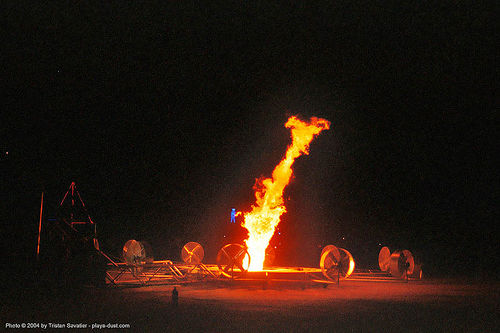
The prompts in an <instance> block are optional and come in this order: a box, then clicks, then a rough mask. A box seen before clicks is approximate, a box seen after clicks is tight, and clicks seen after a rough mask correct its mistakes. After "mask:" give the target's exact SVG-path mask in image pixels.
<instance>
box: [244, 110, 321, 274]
mask: <svg viewBox="0 0 500 333" xmlns="http://www.w3.org/2000/svg"><path fill="white" fill-rule="evenodd" d="M285 127H286V128H289V129H290V130H291V136H292V143H291V144H290V145H289V146H288V149H287V151H286V155H285V157H284V158H283V159H282V160H281V161H280V163H279V164H278V165H277V166H276V167H275V168H274V171H273V174H272V178H261V179H258V180H257V182H256V184H255V186H254V190H255V199H256V201H255V204H254V205H252V211H250V212H248V213H244V219H245V220H244V222H243V224H242V227H244V228H246V229H247V230H248V239H247V240H245V243H246V245H247V247H248V253H249V254H250V259H251V260H250V267H249V270H250V271H258V270H262V269H263V266H264V259H265V254H266V248H267V246H268V245H269V241H270V240H271V238H272V237H273V234H274V230H275V229H276V227H277V226H278V223H279V222H280V217H281V215H282V214H283V213H285V212H286V208H285V205H284V201H283V191H284V189H285V187H286V186H287V185H288V183H289V182H290V178H291V177H292V174H293V171H292V165H293V162H294V161H295V159H296V158H297V157H299V156H301V155H303V154H305V155H308V154H309V144H310V143H311V141H312V139H314V137H315V136H316V135H318V134H319V133H320V132H321V131H323V130H327V129H329V128H330V122H329V121H328V120H325V119H320V118H316V117H312V118H311V119H310V120H309V122H304V121H301V120H300V119H298V118H297V117H296V116H292V117H290V118H289V119H288V121H287V122H286V124H285Z"/></svg>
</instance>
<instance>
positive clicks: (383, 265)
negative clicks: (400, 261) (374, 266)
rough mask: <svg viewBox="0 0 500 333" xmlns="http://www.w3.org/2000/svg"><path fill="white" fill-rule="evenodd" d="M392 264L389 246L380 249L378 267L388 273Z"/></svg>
mask: <svg viewBox="0 0 500 333" xmlns="http://www.w3.org/2000/svg"><path fill="white" fill-rule="evenodd" d="M390 262H391V251H390V250H389V248H388V247H387V246H384V247H383V248H381V249H380V252H379V253H378V267H380V270H381V271H382V272H387V271H388V270H389V266H390Z"/></svg>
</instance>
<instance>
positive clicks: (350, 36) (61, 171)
mask: <svg viewBox="0 0 500 333" xmlns="http://www.w3.org/2000/svg"><path fill="white" fill-rule="evenodd" d="M2 7H4V8H2V10H1V12H2V14H1V15H2V18H3V20H2V21H3V22H4V24H3V29H2V30H3V34H5V36H6V37H7V38H6V40H7V42H6V43H4V44H3V46H2V53H3V55H4V66H3V68H2V70H1V71H2V75H1V77H2V78H3V80H2V83H3V84H2V97H3V98H2V101H3V108H2V109H3V110H5V111H3V112H2V116H1V122H0V124H1V125H0V128H1V132H0V133H1V142H0V144H1V147H0V148H2V152H1V156H2V157H1V162H0V163H1V168H2V194H3V195H2V197H3V198H2V203H3V207H5V208H4V209H2V220H3V226H4V228H3V229H4V235H8V237H9V238H10V239H9V240H7V242H6V245H5V246H6V247H7V249H8V252H9V253H11V254H12V257H13V258H14V264H16V263H18V264H20V265H21V264H24V263H25V262H26V260H31V259H33V258H34V251H35V245H36V244H35V242H36V235H37V231H38V229H37V228H38V213H39V208H40V207H39V204H40V195H41V192H44V193H45V202H46V206H45V212H46V214H45V217H46V218H47V217H50V216H51V215H55V210H56V206H57V204H58V203H59V202H60V200H61V199H62V196H63V195H64V193H65V192H66V190H67V188H68V187H69V185H70V183H71V182H72V181H75V182H76V183H77V186H78V189H79V191H80V193H81V194H82V197H83V199H84V201H85V203H86V205H87V207H88V209H89V213H90V215H91V216H92V218H93V220H95V221H96V222H97V223H98V227H99V235H100V240H101V244H102V247H103V249H104V250H105V251H109V252H111V253H114V254H119V252H120V249H121V246H123V243H124V242H125V241H126V240H127V239H131V238H135V239H137V240H147V241H149V242H150V243H151V244H152V245H153V249H154V250H155V251H156V252H157V253H158V255H159V256H160V258H162V259H165V258H173V259H176V258H177V257H178V255H179V251H180V248H181V247H182V245H183V244H184V243H185V242H187V241H197V242H200V243H201V244H202V245H203V246H204V248H205V251H206V252H207V255H208V258H211V257H212V258H213V257H214V256H215V253H216V252H217V251H218V249H219V248H218V246H220V245H223V242H224V239H223V235H224V232H225V231H226V228H227V226H228V223H229V214H230V209H231V208H233V207H236V208H237V209H238V210H242V211H247V210H249V208H250V205H251V204H252V203H253V201H254V198H253V190H252V187H253V185H254V182H255V179H256V178H258V177H261V176H265V177H269V176H270V174H271V171H272V170H273V168H274V166H275V165H276V164H277V163H278V162H279V160H280V159H281V158H282V157H283V154H284V153H285V150H286V146H287V145H288V144H289V141H290V139H289V133H288V131H287V130H286V129H285V128H284V123H285V122H286V119H287V118H288V117H289V116H291V115H299V116H300V117H301V118H302V119H309V118H310V117H312V116H316V117H321V118H325V119H328V120H329V121H330V122H331V128H330V130H328V131H325V132H323V133H321V134H320V135H319V136H318V137H317V138H316V139H315V140H314V141H313V142H312V144H311V148H310V154H309V155H308V156H302V157H300V158H299V159H298V160H297V161H296V163H295V165H294V179H293V180H292V182H291V183H290V185H289V187H288V188H287V189H286V191H285V198H286V199H287V203H286V206H287V210H288V213H287V214H286V215H285V216H284V217H283V218H282V223H281V224H280V227H281V228H282V230H283V231H284V234H285V235H286V236H287V238H285V236H283V240H284V242H285V244H284V245H283V249H282V258H281V260H282V261H283V262H286V263H289V264H291V265H313V264H314V263H316V262H317V261H319V258H318V260H316V257H315V255H316V253H317V252H318V246H320V245H323V246H324V245H326V244H338V245H341V246H345V247H346V248H347V249H349V250H351V252H352V253H353V255H354V257H355V259H357V262H359V266H360V267H363V266H365V267H366V266H376V262H373V259H374V258H376V256H377V255H378V249H379V246H378V244H379V243H381V244H383V245H388V246H390V247H391V250H395V249H397V248H407V249H409V250H411V251H413V252H414V253H415V254H417V255H419V256H420V257H421V258H422V260H423V262H424V264H425V266H424V267H428V269H429V271H430V272H431V274H436V275H438V274H444V275H446V274H449V275H453V274H456V273H458V272H461V273H463V272H464V271H465V273H466V275H472V276H474V275H478V276H483V275H484V276H495V277H497V276H498V275H497V274H498V265H497V263H498V257H497V253H498V237H497V232H496V230H497V229H498V228H497V227H496V223H497V221H498V220H497V218H496V215H497V214H496V211H497V206H498V204H497V201H498V199H497V198H498V172H497V167H496V164H494V162H493V161H494V155H495V151H496V149H494V148H495V147H496V145H495V144H494V143H495V141H494V133H495V132H496V131H497V128H496V126H495V124H496V122H495V120H496V117H495V111H496V109H497V108H498V104H497V98H496V91H497V77H496V71H495V69H496V61H495V56H494V54H495V53H494V50H495V48H494V46H495V41H496V40H497V38H496V35H497V34H496V33H495V30H494V26H495V25H494V19H493V12H494V11H493V8H489V6H488V4H487V3H482V2H479V3H477V2H476V3H474V4H471V5H466V4H456V3H449V4H440V5H439V6H438V7H431V6H426V5H424V4H419V3H412V4H398V3H393V4H388V5H386V6H376V5H375V4H370V5H368V6H365V5H362V4H360V3H357V2H355V3H349V4H346V5H342V4H339V3H333V4H332V3H328V4H321V5H319V4H317V5H309V4H299V5H297V6H290V7H282V6H278V5H274V4H259V3H254V2H242V3H238V4H232V5H231V6H229V5H228V6H218V5H215V4H211V5H207V6H206V7H200V8H198V7H196V6H194V5H193V6H190V5H189V4H186V3H172V4H165V3H163V2H151V3H148V4H125V3H122V2H108V3H106V4H103V5H102V6H95V7H94V6H91V5H89V4H84V3H82V4H78V5H74V6H64V5H56V4H52V5H49V4H38V3H37V4H23V3H21V2H16V3H13V4H2ZM491 7H493V6H491ZM7 152H8V154H7ZM342 238H345V239H342ZM30 251H31V252H30ZM319 251H321V249H320V248H319ZM424 271H425V268H424Z"/></svg>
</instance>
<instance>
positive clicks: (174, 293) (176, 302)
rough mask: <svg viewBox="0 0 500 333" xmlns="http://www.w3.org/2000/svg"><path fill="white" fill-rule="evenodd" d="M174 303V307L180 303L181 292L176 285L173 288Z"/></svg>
mask: <svg viewBox="0 0 500 333" xmlns="http://www.w3.org/2000/svg"><path fill="white" fill-rule="evenodd" d="M172 305H173V306H174V307H177V305H179V292H178V291H177V288H176V287H174V290H172Z"/></svg>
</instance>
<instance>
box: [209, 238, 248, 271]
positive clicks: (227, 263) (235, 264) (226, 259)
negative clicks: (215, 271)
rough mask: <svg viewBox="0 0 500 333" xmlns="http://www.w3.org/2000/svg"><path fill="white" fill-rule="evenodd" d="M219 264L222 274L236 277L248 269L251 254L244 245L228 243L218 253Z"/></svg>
mask: <svg viewBox="0 0 500 333" xmlns="http://www.w3.org/2000/svg"><path fill="white" fill-rule="evenodd" d="M217 266H218V267H219V271H220V272H221V274H222V275H224V276H226V277H229V278H234V277H237V276H239V275H240V274H243V273H246V272H247V271H248V267H249V266H250V255H249V254H248V251H247V249H246V247H244V246H243V245H240V244H227V245H225V246H224V247H223V248H221V249H220V251H219V253H218V254H217Z"/></svg>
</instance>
